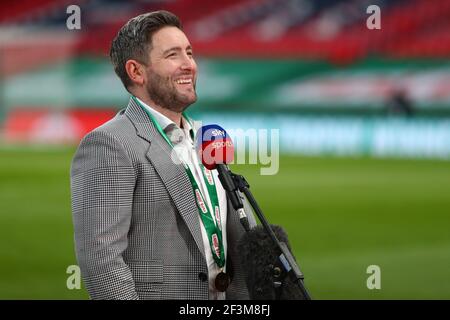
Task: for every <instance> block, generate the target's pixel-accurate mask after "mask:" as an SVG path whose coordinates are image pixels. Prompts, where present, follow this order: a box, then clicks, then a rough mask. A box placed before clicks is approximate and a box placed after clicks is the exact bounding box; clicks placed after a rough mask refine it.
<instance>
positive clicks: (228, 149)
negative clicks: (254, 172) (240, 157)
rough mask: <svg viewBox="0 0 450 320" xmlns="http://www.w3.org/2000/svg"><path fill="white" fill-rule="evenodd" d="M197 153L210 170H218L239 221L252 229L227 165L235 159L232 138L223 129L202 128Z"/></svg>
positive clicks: (215, 127) (199, 131)
mask: <svg viewBox="0 0 450 320" xmlns="http://www.w3.org/2000/svg"><path fill="white" fill-rule="evenodd" d="M197 152H198V155H199V158H200V159H201V161H202V163H203V165H204V166H205V167H206V168H207V169H208V170H213V169H217V171H218V173H219V180H220V182H221V183H222V186H223V188H224V189H225V191H226V192H227V195H228V197H229V199H230V201H231V204H232V206H233V208H234V209H235V210H236V211H237V213H238V214H239V220H240V221H241V224H242V226H243V227H244V229H245V230H246V231H248V230H249V229H250V227H249V223H248V218H247V215H246V214H245V211H244V204H243V203H242V199H241V196H240V195H239V193H238V189H237V187H236V185H235V183H234V180H233V178H232V176H231V172H230V169H229V168H228V166H227V164H228V163H231V162H232V161H233V159H234V146H233V142H232V141H231V138H230V136H229V135H228V134H227V132H226V131H225V129H223V128H222V127H220V126H218V125H216V124H212V125H207V126H203V127H201V128H200V129H199V130H198V132H197Z"/></svg>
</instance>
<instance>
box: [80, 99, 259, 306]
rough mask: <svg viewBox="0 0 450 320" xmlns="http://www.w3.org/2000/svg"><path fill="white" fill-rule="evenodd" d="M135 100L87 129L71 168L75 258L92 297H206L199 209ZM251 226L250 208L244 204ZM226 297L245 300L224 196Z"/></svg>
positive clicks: (234, 225)
mask: <svg viewBox="0 0 450 320" xmlns="http://www.w3.org/2000/svg"><path fill="white" fill-rule="evenodd" d="M170 157H171V148H170V146H169V145H168V144H167V143H166V141H165V140H164V139H163V138H162V137H161V136H160V134H159V133H158V132H157V130H156V128H155V127H154V126H153V124H152V123H151V121H150V120H149V118H148V115H147V114H146V113H145V112H144V111H143V110H142V109H141V107H140V106H138V105H137V104H136V103H135V102H134V101H133V100H132V99H131V100H130V102H129V104H128V107H127V108H126V109H125V110H122V111H121V112H119V113H118V114H117V115H116V116H115V117H114V118H113V119H112V120H110V121H108V122H107V123H105V124H104V125H102V126H100V127H98V128H97V129H95V130H94V131H92V132H90V133H89V134H87V135H86V136H85V137H84V138H83V140H82V141H81V143H80V146H79V147H78V150H77V152H76V154H75V157H74V159H73V162H72V167H71V192H72V213H73V223H74V231H75V248H76V255H77V260H78V264H79V266H80V269H81V274H82V277H83V280H84V284H85V286H86V289H87V291H88V292H89V295H90V297H91V298H92V299H208V281H207V274H208V268H207V265H206V259H205V253H204V248H203V240H202V235H201V230H200V223H199V217H198V209H197V206H196V202H195V199H194V195H193V191H192V187H191V184H190V182H189V179H188V177H187V175H186V172H185V170H184V168H183V166H182V165H176V164H174V162H173V161H172V160H171V158H170ZM246 212H247V214H248V215H249V220H250V223H251V225H252V226H254V225H255V224H256V223H255V220H254V217H253V215H252V213H251V211H250V210H248V208H247V210H246ZM227 214H228V216H227V238H228V245H227V246H228V249H227V250H228V256H227V270H228V271H229V272H231V274H232V276H233V279H232V282H231V285H230V286H229V288H228V290H227V292H226V297H227V299H249V296H248V290H247V287H246V284H245V280H244V274H243V270H242V267H239V263H238V261H239V260H238V256H237V252H236V244H237V241H238V240H239V238H240V237H241V235H242V234H243V233H244V229H243V228H242V226H241V224H240V223H239V218H238V216H237V214H236V212H235V211H234V210H233V208H232V207H231V204H230V202H228V213H227Z"/></svg>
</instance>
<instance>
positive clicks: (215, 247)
mask: <svg viewBox="0 0 450 320" xmlns="http://www.w3.org/2000/svg"><path fill="white" fill-rule="evenodd" d="M132 98H133V100H134V101H135V102H136V103H137V104H138V105H139V106H140V107H141V108H142V109H143V110H144V111H145V112H146V113H147V115H148V116H149V118H150V120H151V121H152V122H153V124H154V125H155V127H156V129H157V130H158V132H159V134H160V135H161V136H162V137H163V138H164V140H166V142H167V143H168V144H169V145H170V146H171V147H172V148H174V146H173V144H172V142H171V141H170V139H169V138H168V137H167V135H166V133H165V132H164V130H163V129H162V128H161V126H160V125H159V123H158V122H157V121H156V119H155V118H154V117H153V115H152V114H151V113H150V112H149V111H148V110H147V108H145V107H144V106H142V104H141V103H140V102H139V101H138V100H137V99H136V98H135V97H134V96H133V97H132ZM183 116H184V117H185V119H186V120H187V121H189V118H188V117H187V116H186V115H185V114H184V113H183ZM189 124H191V122H190V121H189ZM191 126H192V124H191ZM192 138H193V137H192ZM183 165H184V168H185V170H186V174H187V175H188V178H189V181H190V182H191V185H192V189H193V190H194V197H195V200H196V203H197V208H198V211H199V213H200V218H201V220H202V223H203V226H204V227H205V230H206V234H207V235H208V240H209V245H210V248H211V253H212V256H213V258H214V261H215V262H216V264H217V265H218V266H219V268H223V267H224V266H225V253H224V248H223V240H222V223H221V220H220V208H219V199H218V197H217V189H216V184H215V183H214V177H213V175H212V172H211V171H209V170H208V169H206V168H205V167H204V166H203V164H201V163H199V166H200V168H201V170H202V173H203V179H204V181H205V185H206V188H207V190H208V194H209V198H210V200H211V206H212V208H213V209H214V215H211V212H210V210H209V208H208V205H207V203H206V201H205V200H206V199H205V198H204V197H203V195H202V192H201V191H200V188H199V186H198V183H197V181H196V180H195V178H194V175H193V174H192V171H191V169H190V168H189V166H188V165H187V164H186V163H184V162H183ZM213 216H214V217H215V219H216V223H214V219H213Z"/></svg>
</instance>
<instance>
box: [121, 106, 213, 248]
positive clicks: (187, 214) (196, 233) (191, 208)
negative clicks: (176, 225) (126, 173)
mask: <svg viewBox="0 0 450 320" xmlns="http://www.w3.org/2000/svg"><path fill="white" fill-rule="evenodd" d="M125 114H126V115H127V116H128V118H129V119H130V120H131V121H132V122H133V124H134V126H135V127H136V132H137V135H138V136H139V137H141V138H142V139H144V140H146V141H148V142H149V143H150V147H149V148H148V151H147V154H146V157H147V159H148V160H149V161H150V162H151V163H152V164H153V166H154V168H155V170H156V172H157V173H158V175H159V176H160V178H161V180H162V182H163V183H164V185H165V186H166V189H167V191H168V193H169V195H170V197H171V198H172V200H173V202H174V204H175V207H176V208H177V210H178V212H179V213H180V215H181V217H182V218H183V220H184V222H185V223H186V225H187V227H188V229H189V231H190V232H191V234H192V237H193V238H194V240H195V243H196V244H197V246H198V248H199V250H200V252H201V253H202V255H203V257H205V249H204V246H203V238H202V234H201V229H200V221H199V217H198V208H197V205H196V200H195V198H194V192H193V190H192V185H191V182H190V181H189V178H188V176H187V174H186V171H185V169H184V166H183V165H182V164H181V161H178V163H179V164H175V162H174V161H172V156H173V157H177V156H176V154H175V153H173V152H172V148H171V147H170V146H169V145H168V144H167V142H166V141H165V140H164V138H163V137H161V135H160V134H159V132H158V131H157V129H156V128H155V126H154V125H153V123H152V122H151V121H150V119H149V118H148V115H147V114H146V113H145V111H144V110H142V108H141V107H140V106H139V105H137V104H136V103H135V101H134V100H133V99H130V102H129V103H128V107H127V109H126V111H125ZM177 159H178V158H177Z"/></svg>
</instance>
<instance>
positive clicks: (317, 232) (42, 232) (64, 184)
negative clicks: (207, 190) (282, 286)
mask: <svg viewBox="0 0 450 320" xmlns="http://www.w3.org/2000/svg"><path fill="white" fill-rule="evenodd" d="M74 151H75V149H74V148H66V149H54V150H49V149H47V150H45V151H40V150H29V149H28V150H27V149H4V148H3V149H1V150H0V241H1V242H0V299H17V298H19V299H86V298H88V295H87V293H86V292H85V291H84V289H80V290H69V289H67V287H66V280H67V277H68V276H69V275H68V274H67V273H66V269H67V267H68V266H70V265H75V264H76V259H75V254H74V247H73V228H72V217H71V212H70V184H69V168H70V161H71V158H72V156H73V153H74ZM233 170H234V171H235V172H240V173H243V174H244V175H245V176H246V177H247V180H248V181H249V182H250V184H251V190H253V193H254V195H255V197H256V199H257V200H258V201H259V203H260V206H261V207H262V208H263V210H264V212H265V214H266V216H267V218H268V219H269V221H270V222H271V223H273V224H279V225H282V226H283V227H284V228H285V229H286V230H287V233H288V235H289V239H290V242H291V245H292V247H293V249H294V255H295V256H296V258H297V260H298V262H299V265H300V267H301V269H302V271H303V272H304V274H305V277H306V285H307V287H308V289H309V291H310V292H311V295H312V296H313V298H315V299H450V232H449V229H450V162H440V161H413V160H379V159H337V158H305V157H282V158H281V159H280V171H279V173H278V174H277V175H275V176H260V175H259V167H258V166H241V165H236V166H234V168H233ZM370 265H377V266H379V267H380V268H381V289H380V290H376V289H375V290H369V289H368V288H367V286H366V281H367V278H368V277H369V276H370V275H369V274H367V273H366V269H367V267H368V266H370Z"/></svg>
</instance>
